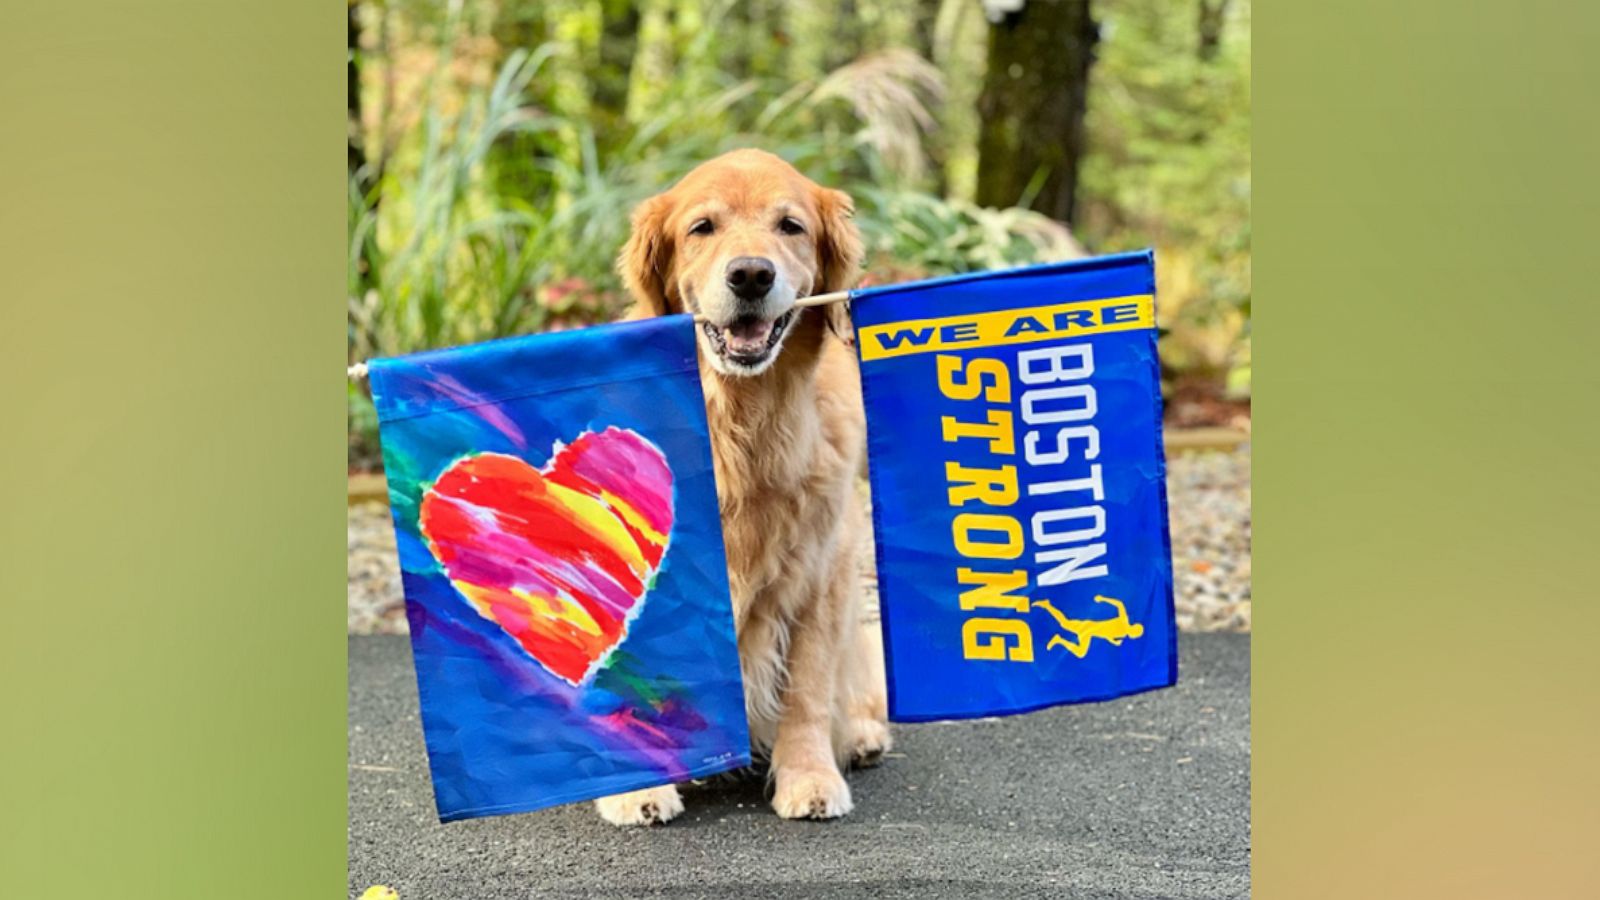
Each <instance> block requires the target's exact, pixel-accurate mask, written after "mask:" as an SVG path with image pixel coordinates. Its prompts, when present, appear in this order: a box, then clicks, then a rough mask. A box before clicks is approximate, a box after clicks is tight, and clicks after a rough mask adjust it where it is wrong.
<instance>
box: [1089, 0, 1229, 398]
mask: <svg viewBox="0 0 1600 900" xmlns="http://www.w3.org/2000/svg"><path fill="white" fill-rule="evenodd" d="M1205 5H1206V6H1207V8H1210V9H1217V8H1219V6H1220V7H1221V8H1222V9H1223V10H1224V11H1225V15H1224V17H1223V18H1222V20H1221V30H1220V33H1219V35H1218V36H1219V38H1220V40H1219V42H1218V44H1217V45H1216V48H1215V51H1214V53H1212V54H1211V55H1209V58H1207V53H1205V52H1203V51H1202V49H1201V44H1202V40H1201V32H1200V16H1199V15H1197V10H1198V9H1199V6H1200V4H1199V3H1198V2H1197V3H1195V4H1192V5H1191V4H1185V6H1184V7H1182V9H1183V14H1181V15H1175V14H1174V12H1175V10H1174V5H1173V4H1172V3H1170V2H1167V0H1102V2H1100V3H1098V4H1097V6H1096V16H1097V17H1098V18H1099V19H1100V21H1101V35H1102V38H1101V45H1100V49H1099V60H1098V62H1097V63H1096V64H1095V68H1094V70H1093V72H1092V73H1091V75H1090V97H1089V114H1088V119H1087V127H1088V130H1089V135H1090V143H1091V146H1090V153H1089V156H1088V158H1087V159H1086V160H1085V162H1084V164H1083V169H1082V176H1081V177H1082V182H1081V184H1082V191H1083V195H1084V198H1083V201H1082V204H1081V206H1082V209H1081V214H1080V219H1081V231H1080V237H1082V238H1083V239H1084V242H1085V243H1087V244H1088V245H1090V246H1092V247H1094V248H1095V249H1096V250H1100V251H1104V250H1114V249H1124V248H1132V247H1144V246H1154V247H1156V248H1157V254H1156V255H1157V260H1158V265H1159V267H1160V271H1159V272H1158V277H1157V284H1158V285H1159V290H1160V297H1159V307H1160V312H1161V318H1162V324H1163V326H1165V327H1166V328H1168V329H1169V332H1170V333H1169V335H1168V338H1167V339H1166V340H1165V341H1164V342H1163V346H1162V357H1163V362H1165V363H1166V364H1167V365H1168V367H1169V368H1173V369H1178V370H1191V371H1197V372H1200V373H1202V374H1210V375H1212V376H1213V377H1218V378H1220V377H1221V375H1222V374H1223V373H1227V372H1231V373H1232V376H1231V377H1230V379H1229V385H1230V387H1231V389H1232V390H1233V391H1234V392H1236V393H1247V392H1248V385H1249V368H1248V367H1249V344H1248V340H1249V338H1248V324H1249V303H1250V2H1249V0H1206V3H1205Z"/></svg>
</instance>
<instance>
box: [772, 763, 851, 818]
mask: <svg viewBox="0 0 1600 900" xmlns="http://www.w3.org/2000/svg"><path fill="white" fill-rule="evenodd" d="M853 806H854V804H852V803H851V802H850V786H849V785H847V784H845V783H844V776H843V775H840V774H839V772H838V770H835V769H818V770H814V771H813V770H799V771H796V770H792V769H779V770H778V775H777V787H776V789H775V790H774V791H773V794H772V808H773V809H774V810H776V811H777V813H778V815H780V816H782V817H784V818H785V819H836V818H838V817H839V816H842V815H844V814H845V813H848V812H849V811H850V810H851V809H852V808H853Z"/></svg>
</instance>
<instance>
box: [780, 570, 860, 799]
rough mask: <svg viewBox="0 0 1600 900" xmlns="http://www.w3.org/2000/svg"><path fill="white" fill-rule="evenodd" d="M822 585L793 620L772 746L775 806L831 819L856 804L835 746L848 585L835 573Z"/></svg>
mask: <svg viewBox="0 0 1600 900" xmlns="http://www.w3.org/2000/svg"><path fill="white" fill-rule="evenodd" d="M829 574H834V573H829ZM818 587H819V589H818V590H817V591H816V594H815V595H814V596H815V601H814V602H811V603H805V604H802V605H801V608H800V609H799V610H798V615H797V616H796V618H795V621H794V623H793V624H792V625H791V626H790V632H789V639H790V644H789V678H788V683H787V684H786V685H785V690H784V708H783V715H782V717H781V718H780V719H779V720H778V737H777V740H776V741H775V742H774V744H773V748H772V777H773V781H774V788H773V795H772V808H773V809H774V810H776V811H777V813H778V815H780V816H782V817H784V818H785V819H832V818H836V817H838V816H842V815H844V814H845V813H848V812H849V811H850V809H851V807H852V803H851V801H850V787H849V785H847V784H845V782H844V775H843V774H841V773H840V771H839V763H838V760H837V759H836V758H835V756H834V752H833V749H834V748H833V720H834V711H835V708H836V698H835V696H834V691H835V688H836V686H837V680H838V679H837V676H838V673H839V664H838V657H837V654H838V652H839V650H840V649H841V646H842V645H843V643H844V642H845V637H846V636H845V634H844V630H843V624H844V621H845V618H846V616H845V615H844V613H845V610H844V601H845V597H844V596H843V594H842V593H841V592H842V591H844V590H846V589H847V588H848V586H847V585H842V584H840V583H839V582H838V581H837V579H834V580H831V581H830V582H828V583H826V584H824V585H820V586H818Z"/></svg>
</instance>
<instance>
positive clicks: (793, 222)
mask: <svg viewBox="0 0 1600 900" xmlns="http://www.w3.org/2000/svg"><path fill="white" fill-rule="evenodd" d="M778 230H779V231H781V232H783V233H784V234H805V233H806V226H804V225H802V224H800V220H799V219H796V218H795V217H793V216H784V217H783V220H782V221H780V222H779V223H778Z"/></svg>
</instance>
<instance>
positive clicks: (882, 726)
mask: <svg viewBox="0 0 1600 900" xmlns="http://www.w3.org/2000/svg"><path fill="white" fill-rule="evenodd" d="M849 734H850V763H851V765H854V766H856V767H857V768H862V769H869V768H871V767H873V766H875V765H877V764H878V763H880V762H883V755H884V754H885V753H888V752H889V748H891V747H893V746H894V739H893V738H891V737H890V736H889V725H888V723H886V722H881V721H879V720H877V719H866V718H859V719H851V720H850V732H849Z"/></svg>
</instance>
